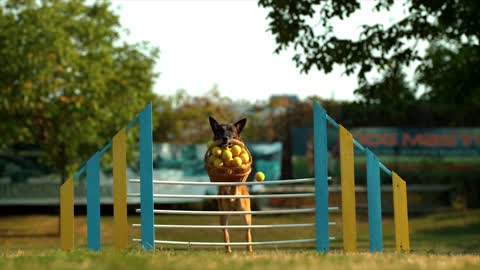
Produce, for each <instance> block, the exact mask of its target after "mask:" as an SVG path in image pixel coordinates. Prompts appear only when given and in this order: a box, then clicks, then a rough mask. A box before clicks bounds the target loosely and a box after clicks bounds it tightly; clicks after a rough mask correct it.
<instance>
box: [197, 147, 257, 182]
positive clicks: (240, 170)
mask: <svg viewBox="0 0 480 270" xmlns="http://www.w3.org/2000/svg"><path fill="white" fill-rule="evenodd" d="M204 161H205V169H206V170H207V173H208V176H209V177H210V181H211V182H245V181H247V178H248V175H249V174H250V172H251V171H252V154H251V153H250V151H249V150H248V148H247V147H246V146H245V145H244V144H243V142H241V141H239V140H232V145H231V146H230V147H228V146H219V145H215V144H214V143H209V146H208V149H207V152H206V153H205V160H204Z"/></svg>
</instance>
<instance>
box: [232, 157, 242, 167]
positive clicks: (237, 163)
mask: <svg viewBox="0 0 480 270" xmlns="http://www.w3.org/2000/svg"><path fill="white" fill-rule="evenodd" d="M232 163H233V166H235V167H240V166H241V165H242V159H241V158H239V157H235V158H233V162H232Z"/></svg>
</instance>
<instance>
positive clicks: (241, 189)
mask: <svg viewBox="0 0 480 270" xmlns="http://www.w3.org/2000/svg"><path fill="white" fill-rule="evenodd" d="M209 120H210V126H211V128H212V131H213V142H214V143H215V144H216V145H220V146H232V140H233V139H236V140H239V141H242V139H241V137H240V133H241V132H242V130H243V128H244V127H245V124H246V123H247V119H246V118H243V119H241V120H239V121H238V122H236V123H235V124H230V123H229V124H219V123H218V122H217V121H216V120H215V119H214V118H213V117H211V116H210V117H209ZM218 195H250V193H249V192H248V188H247V186H219V187H218ZM217 204H218V210H220V211H248V212H250V211H251V208H250V198H241V199H217ZM228 218H229V216H220V225H222V226H225V225H228ZM243 219H244V221H245V224H246V225H252V215H251V214H245V215H243ZM223 237H224V241H225V243H227V245H226V246H225V250H226V252H227V253H230V252H232V250H231V248H230V246H229V245H228V243H230V235H229V233H228V229H223ZM246 241H247V243H251V242H252V232H251V229H250V228H247V234H246ZM247 251H248V252H249V253H252V252H253V249H252V246H251V245H247Z"/></svg>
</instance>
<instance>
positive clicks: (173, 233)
mask: <svg viewBox="0 0 480 270" xmlns="http://www.w3.org/2000/svg"><path fill="white" fill-rule="evenodd" d="M332 218H333V219H334V220H336V221H337V222H338V223H339V224H338V226H336V227H334V228H332V230H331V233H332V235H335V236H337V237H338V240H336V241H333V242H332V252H331V253H329V254H327V255H324V254H318V253H317V252H315V251H314V248H313V245H288V246H267V247H254V254H253V255H249V254H247V253H246V252H245V251H244V249H243V248H234V250H233V253H232V254H225V253H224V252H223V248H221V247H219V248H206V247H203V248H188V247H177V246H164V247H158V249H157V251H156V252H155V253H148V252H143V251H141V250H140V248H139V247H138V245H137V244H132V245H131V247H130V248H129V249H128V250H126V251H122V252H117V251H115V250H114V249H113V248H112V230H111V229H112V218H111V217H104V218H103V219H102V241H103V242H102V251H101V252H99V253H96V252H89V251H87V250H86V227H85V223H86V218H85V217H77V218H76V221H75V222H76V223H75V229H76V235H75V237H76V247H77V249H76V250H74V251H72V252H62V251H59V250H58V245H59V239H58V237H57V236H56V233H57V227H58V223H57V218H56V217H54V216H17V217H0V248H1V249H0V269H2V270H4V269H5V270H10V269H29V270H30V269H35V270H42V269H133V268H135V269H225V268H228V269H276V270H278V269H307V268H322V269H480V256H479V255H480V211H478V210H475V211H452V212H446V213H441V214H433V215H429V216H426V217H411V218H410V238H411V247H412V253H411V254H408V255H405V254H395V252H394V239H393V238H394V237H393V220H392V219H391V217H385V218H384V223H383V228H384V245H385V252H384V253H383V254H369V253H367V251H368V224H367V223H366V218H365V217H363V216H359V217H358V235H359V239H358V246H359V251H360V252H359V253H358V254H350V255H344V254H343V253H342V252H341V246H342V245H341V223H340V222H341V220H340V219H339V217H338V216H334V217H332ZM129 222H130V223H137V222H138V217H137V216H133V217H129ZM156 222H157V223H163V224H217V218H214V217H191V216H190V217H186V216H158V217H157V220H156ZM303 222H313V217H312V216H311V215H291V216H276V217H266V216H257V217H254V223H255V224H271V223H303ZM231 223H232V224H241V222H240V218H238V217H237V218H233V219H232V222H231ZM129 236H130V237H139V231H138V230H136V229H131V231H130V232H129ZM231 236H232V241H243V239H244V234H243V232H242V231H240V230H232V231H231ZM253 236H254V240H255V241H262V240H279V239H295V238H310V237H312V238H313V236H314V234H313V229H306V228H302V229H300V228H298V229H271V230H270V229H258V230H256V231H254V235H253ZM156 237H157V238H158V239H160V238H161V239H168V240H184V241H188V240H189V241H222V240H223V239H222V234H221V232H220V231H219V230H202V231H196V230H188V229H184V230H170V229H169V230H167V229H163V230H157V235H156Z"/></svg>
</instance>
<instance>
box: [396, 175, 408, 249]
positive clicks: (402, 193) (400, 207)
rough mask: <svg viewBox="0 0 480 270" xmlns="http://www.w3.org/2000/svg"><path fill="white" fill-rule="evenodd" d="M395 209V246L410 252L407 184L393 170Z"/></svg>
mask: <svg viewBox="0 0 480 270" xmlns="http://www.w3.org/2000/svg"><path fill="white" fill-rule="evenodd" d="M392 183H393V210H394V218H395V248H396V250H397V252H402V251H404V252H410V238H409V229H408V206H407V184H406V182H405V181H404V180H403V179H402V178H400V176H398V175H397V174H396V173H395V172H392Z"/></svg>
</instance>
